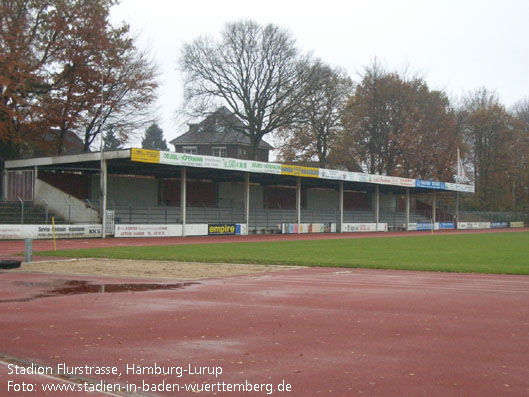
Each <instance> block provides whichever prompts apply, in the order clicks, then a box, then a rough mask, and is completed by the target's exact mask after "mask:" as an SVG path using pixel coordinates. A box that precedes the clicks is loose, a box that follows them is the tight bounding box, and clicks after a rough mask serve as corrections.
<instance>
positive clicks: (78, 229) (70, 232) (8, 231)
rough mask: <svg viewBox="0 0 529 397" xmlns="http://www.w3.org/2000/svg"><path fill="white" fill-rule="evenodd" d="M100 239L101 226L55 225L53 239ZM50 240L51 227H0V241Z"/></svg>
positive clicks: (51, 236) (51, 235)
mask: <svg viewBox="0 0 529 397" xmlns="http://www.w3.org/2000/svg"><path fill="white" fill-rule="evenodd" d="M91 237H101V225H56V226H55V238H58V239H62V238H91ZM24 238H32V239H52V238H53V230H52V225H0V239H5V240H8V239H24Z"/></svg>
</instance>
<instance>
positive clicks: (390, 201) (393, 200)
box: [380, 193, 399, 211]
mask: <svg viewBox="0 0 529 397" xmlns="http://www.w3.org/2000/svg"><path fill="white" fill-rule="evenodd" d="M398 197H399V196H398V195H394V194H390V193H385V194H382V193H380V210H385V211H396V209H397V198H398Z"/></svg>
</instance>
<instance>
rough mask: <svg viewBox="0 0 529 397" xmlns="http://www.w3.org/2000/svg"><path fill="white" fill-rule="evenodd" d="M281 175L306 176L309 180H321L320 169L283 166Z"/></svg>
mask: <svg viewBox="0 0 529 397" xmlns="http://www.w3.org/2000/svg"><path fill="white" fill-rule="evenodd" d="M281 175H293V176H304V177H309V178H319V177H320V169H319V168H312V167H301V166H298V165H286V164H281Z"/></svg>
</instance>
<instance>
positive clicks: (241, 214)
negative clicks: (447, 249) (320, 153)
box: [0, 149, 513, 238]
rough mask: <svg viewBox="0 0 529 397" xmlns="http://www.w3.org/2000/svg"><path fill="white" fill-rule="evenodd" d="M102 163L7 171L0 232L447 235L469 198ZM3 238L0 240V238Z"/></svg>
mask: <svg viewBox="0 0 529 397" xmlns="http://www.w3.org/2000/svg"><path fill="white" fill-rule="evenodd" d="M101 157H102V156H101V153H84V154H75V155H64V156H55V157H42V158H34V159H26V160H13V161H6V163H5V171H4V175H3V185H4V189H3V191H4V201H5V204H4V205H3V208H6V210H5V211H4V212H2V211H1V208H2V207H0V217H1V219H0V224H19V225H27V224H49V223H50V218H51V217H52V216H53V217H54V219H55V221H56V222H60V223H66V224H72V225H78V227H76V228H75V230H77V231H78V230H81V229H80V227H79V225H94V224H99V225H101V229H104V235H105V236H107V235H116V236H119V235H121V234H120V233H119V231H122V230H125V229H124V226H123V225H128V226H129V227H128V228H127V230H128V232H127V233H123V234H124V235H127V236H134V235H136V234H134V233H135V232H137V231H139V232H138V234H137V235H138V236H140V235H141V236H145V235H156V236H162V235H196V234H208V233H207V230H208V225H218V224H229V225H238V227H237V229H236V230H237V233H240V234H248V233H308V232H333V231H336V232H345V231H387V230H417V229H419V230H421V229H423V228H426V227H428V225H431V226H429V227H430V228H431V227H435V228H455V227H456V222H457V221H461V218H459V217H460V216H462V215H463V214H458V205H457V201H458V200H457V198H458V195H459V194H462V193H464V194H469V193H472V192H473V186H469V185H462V184H455V183H450V182H437V181H422V180H414V179H408V178H398V177H387V176H380V175H369V174H361V173H353V172H346V171H339V170H327V169H318V168H311V167H299V166H293V165H286V164H276V163H266V162H258V161H250V160H241V159H230V158H221V157H213V156H201V155H190V154H181V153H174V152H159V151H151V150H144V149H125V150H117V151H111V152H105V153H104V155H103V158H101ZM30 213H31V214H32V215H31V216H30ZM37 213H38V214H40V215H36V214H37ZM2 214H4V215H2ZM104 219H106V220H105V221H103V220H104ZM480 219H481V218H480ZM510 220H511V221H512V220H513V219H510ZM469 222H474V221H473V220H469ZM475 222H483V221H482V220H479V221H475ZM131 225H135V226H136V227H135V228H134V229H132V228H130V226H131ZM164 225H165V226H164ZM425 225H426V226H425ZM157 226H159V227H158V228H157ZM162 226H164V227H162ZM167 226H171V227H170V228H169V227H167ZM10 230H13V229H12V228H11V229H10ZM90 230H91V233H92V237H94V234H96V233H95V232H94V229H93V228H91V229H90ZM131 230H133V231H134V232H131ZM234 230H235V229H234ZM101 232H102V231H101ZM144 232H145V233H144ZM21 233H22V234H24V233H25V232H24V231H22V232H21ZM11 234H12V233H11ZM2 236H3V238H9V236H6V234H5V233H4V235H2V234H1V229H0V238H1V237H2ZM20 237H22V235H21V236H20ZM11 238H12V237H11Z"/></svg>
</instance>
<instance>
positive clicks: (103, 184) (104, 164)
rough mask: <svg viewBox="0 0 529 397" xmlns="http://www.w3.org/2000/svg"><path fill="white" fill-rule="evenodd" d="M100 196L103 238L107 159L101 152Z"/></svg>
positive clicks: (105, 217)
mask: <svg viewBox="0 0 529 397" xmlns="http://www.w3.org/2000/svg"><path fill="white" fill-rule="evenodd" d="M99 176H100V178H99V179H100V183H101V186H100V196H101V203H100V206H101V237H102V238H105V237H106V234H107V231H106V228H107V160H105V158H104V153H103V152H101V170H100V175H99Z"/></svg>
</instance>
